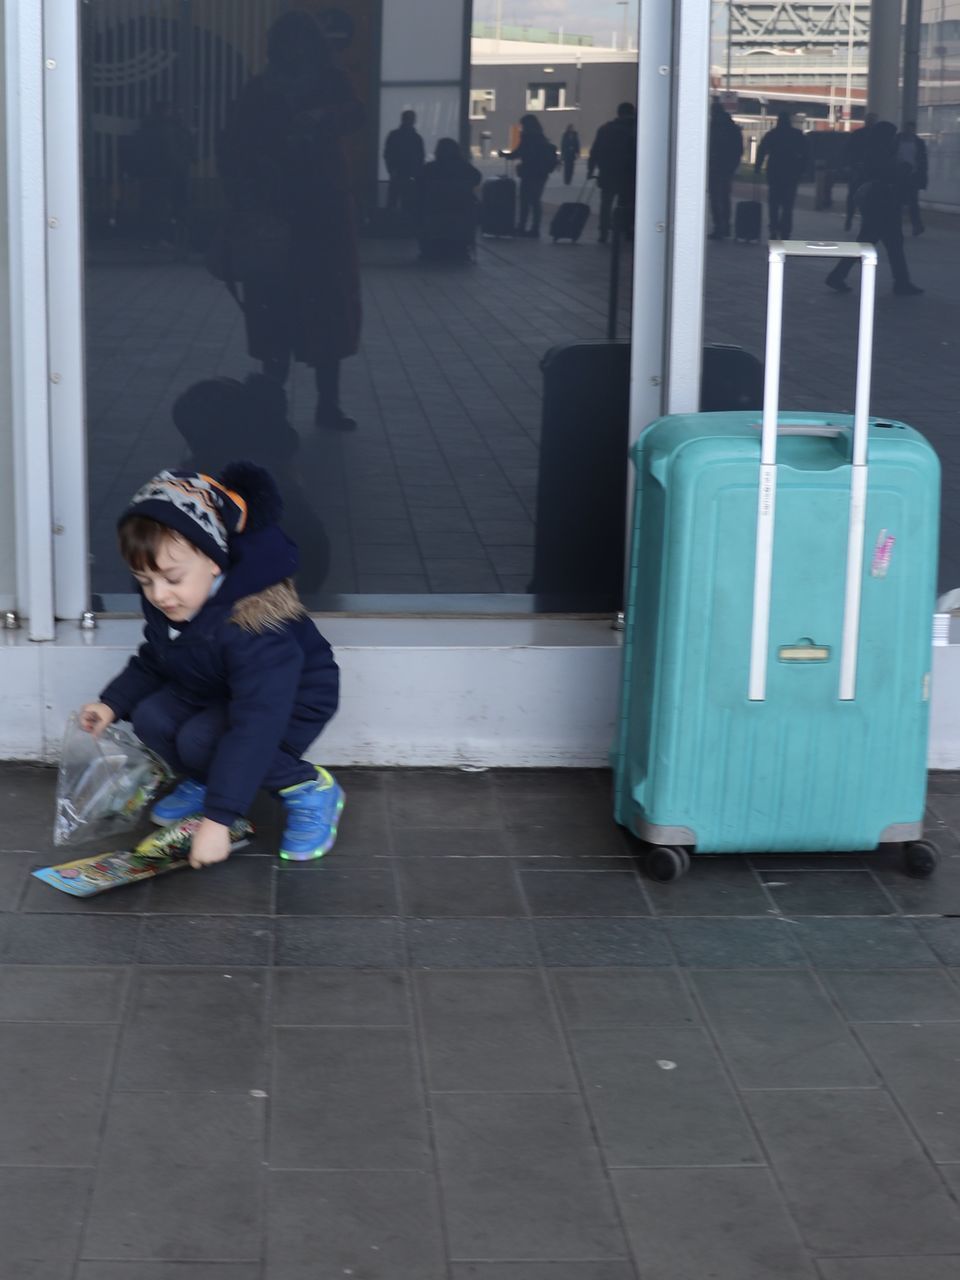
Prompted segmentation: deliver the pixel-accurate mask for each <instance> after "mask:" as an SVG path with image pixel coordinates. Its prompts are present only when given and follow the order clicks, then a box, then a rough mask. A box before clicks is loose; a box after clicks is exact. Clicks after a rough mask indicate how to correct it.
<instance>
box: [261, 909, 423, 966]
mask: <svg viewBox="0 0 960 1280" xmlns="http://www.w3.org/2000/svg"><path fill="white" fill-rule="evenodd" d="M275 963H276V964H278V965H301V964H304V965H321V966H322V965H329V966H334V967H337V968H346V969H396V968H398V967H399V966H400V965H401V964H402V963H403V953H402V935H401V933H400V927H399V925H398V924H397V922H396V921H394V920H337V919H316V918H315V919H307V918H305V917H297V916H291V917H287V918H284V919H278V920H277V922H276V961H275Z"/></svg>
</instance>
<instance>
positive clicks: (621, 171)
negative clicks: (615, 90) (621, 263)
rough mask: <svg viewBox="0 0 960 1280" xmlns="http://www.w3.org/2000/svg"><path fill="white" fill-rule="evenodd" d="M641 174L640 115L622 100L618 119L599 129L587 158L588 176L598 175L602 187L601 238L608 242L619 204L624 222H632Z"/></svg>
mask: <svg viewBox="0 0 960 1280" xmlns="http://www.w3.org/2000/svg"><path fill="white" fill-rule="evenodd" d="M636 173H637V115H636V112H635V110H634V106H633V103H632V102H621V103H620V105H619V106H618V107H617V115H616V118H615V119H614V120H608V121H607V122H606V124H602V125H601V126H600V128H599V129H598V130H597V136H596V137H595V138H594V140H593V146H592V147H591V148H590V159H589V160H588V161H587V178H588V179H589V178H592V177H594V176H596V179H597V186H598V187H599V188H600V230H599V233H598V236H597V239H598V240H599V241H600V243H601V244H606V243H607V238H608V236H609V235H610V230H611V228H612V225H613V222H612V215H613V207H614V205H615V204H617V203H619V205H620V207H621V209H623V211H624V213H623V217H624V222H625V223H627V224H629V225H632V221H633V219H632V216H631V215H632V211H633V207H634V185H635V183H636Z"/></svg>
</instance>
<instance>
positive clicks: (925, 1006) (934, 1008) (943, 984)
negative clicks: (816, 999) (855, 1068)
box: [821, 969, 960, 1022]
mask: <svg viewBox="0 0 960 1280" xmlns="http://www.w3.org/2000/svg"><path fill="white" fill-rule="evenodd" d="M821 980H822V981H823V982H824V983H825V984H826V986H827V987H829V989H830V990H831V991H832V992H833V994H834V996H835V998H836V1000H837V1002H838V1003H839V1005H840V1008H841V1009H842V1010H843V1014H844V1016H845V1017H846V1018H848V1019H849V1020H850V1021H851V1022H949V1021H960V991H958V990H957V988H956V987H955V986H953V985H952V984H951V982H950V980H949V979H948V978H947V976H946V974H944V973H942V972H941V971H940V970H938V969H929V970H923V969H881V970H869V969H867V970H863V971H856V972H853V973H844V972H843V971H841V970H836V969H830V970H828V971H826V972H825V973H824V974H823V975H822V979H821Z"/></svg>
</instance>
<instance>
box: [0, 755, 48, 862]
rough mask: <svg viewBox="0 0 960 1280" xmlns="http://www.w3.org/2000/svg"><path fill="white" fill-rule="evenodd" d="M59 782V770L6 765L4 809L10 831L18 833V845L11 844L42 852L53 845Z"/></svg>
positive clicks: (1, 774) (1, 780)
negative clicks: (55, 797) (54, 814)
mask: <svg viewBox="0 0 960 1280" xmlns="http://www.w3.org/2000/svg"><path fill="white" fill-rule="evenodd" d="M56 785H57V771H56V769H50V768H47V767H46V766H43V765H29V764H25V765H18V764H4V767H3V769H2V771H0V812H2V813H3V823H4V827H5V828H6V830H7V831H8V832H16V844H13V843H12V842H11V841H9V840H7V844H8V845H11V846H12V847H13V848H19V849H30V850H36V851H37V852H39V853H43V852H45V851H46V850H48V849H51V848H52V845H53V812H54V793H55V790H56ZM60 861H61V862H62V861H63V859H62V858H61V859H60Z"/></svg>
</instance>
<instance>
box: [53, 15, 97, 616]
mask: <svg viewBox="0 0 960 1280" xmlns="http://www.w3.org/2000/svg"><path fill="white" fill-rule="evenodd" d="M44 10H45V20H44V26H45V30H44V57H45V66H46V75H45V77H44V87H45V91H46V92H45V101H46V118H47V121H48V125H47V148H46V196H47V202H46V213H47V270H48V289H49V293H48V299H47V302H48V342H49V348H50V351H49V360H50V379H51V381H50V445H51V478H52V494H53V533H54V537H53V558H54V583H55V593H54V606H55V612H56V616H57V617H58V618H79V617H80V615H81V613H83V611H84V610H85V609H88V608H89V607H90V605H89V600H90V557H89V554H88V549H89V535H88V529H87V448H86V437H85V432H84V405H85V392H84V360H83V301H82V282H83V219H82V214H81V207H82V206H81V174H80V156H81V147H80V41H79V30H78V22H77V15H78V5H77V4H75V3H74V0H47V3H46V4H45V5H44Z"/></svg>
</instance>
